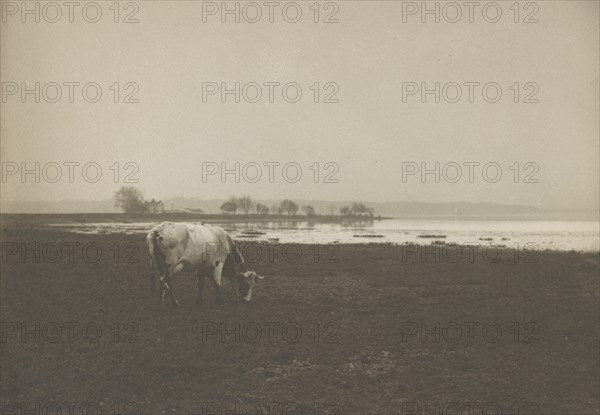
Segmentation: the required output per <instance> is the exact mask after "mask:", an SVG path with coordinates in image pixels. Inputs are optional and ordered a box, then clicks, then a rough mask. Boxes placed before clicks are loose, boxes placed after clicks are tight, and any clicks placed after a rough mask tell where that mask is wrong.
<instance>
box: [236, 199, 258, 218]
mask: <svg viewBox="0 0 600 415" xmlns="http://www.w3.org/2000/svg"><path fill="white" fill-rule="evenodd" d="M237 205H238V207H239V208H240V209H241V210H242V211H243V212H244V213H245V214H246V215H248V212H250V209H252V206H254V202H253V201H252V198H251V197H250V196H246V195H244V196H242V197H240V198H239V199H238V200H237Z"/></svg>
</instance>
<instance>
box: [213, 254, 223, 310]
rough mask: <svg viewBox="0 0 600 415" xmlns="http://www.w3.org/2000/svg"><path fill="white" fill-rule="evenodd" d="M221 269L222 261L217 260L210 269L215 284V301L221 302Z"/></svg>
mask: <svg viewBox="0 0 600 415" xmlns="http://www.w3.org/2000/svg"><path fill="white" fill-rule="evenodd" d="M222 271H223V262H217V264H216V265H215V267H214V269H213V271H212V274H213V275H212V280H213V284H214V286H215V294H216V296H217V303H222V302H223V296H222V295H221V272H222Z"/></svg>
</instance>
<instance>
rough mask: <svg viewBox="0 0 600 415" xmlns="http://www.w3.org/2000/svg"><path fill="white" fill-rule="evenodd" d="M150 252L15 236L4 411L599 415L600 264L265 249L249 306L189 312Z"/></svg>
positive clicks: (31, 233) (380, 250) (189, 301)
mask: <svg viewBox="0 0 600 415" xmlns="http://www.w3.org/2000/svg"><path fill="white" fill-rule="evenodd" d="M144 238H145V237H144V235H121V234H113V235H98V236H96V235H77V234H71V233H63V232H59V231H56V230H52V229H49V228H43V227H39V226H38V227H33V228H31V229H23V228H20V226H19V227H15V226H11V224H6V223H5V224H4V225H3V232H2V264H1V266H2V273H1V280H0V300H1V305H0V312H1V319H2V343H1V362H0V363H1V369H0V373H1V378H0V380H1V386H0V392H1V401H2V408H3V411H4V412H2V413H3V414H9V413H20V412H16V408H17V407H18V408H21V409H22V408H24V407H26V408H32V407H34V406H35V405H36V403H37V404H38V405H39V407H40V411H41V410H42V409H43V408H44V407H46V408H48V405H49V404H50V403H52V402H55V403H57V404H58V405H61V408H65V405H66V404H67V403H70V404H71V405H77V404H78V405H79V408H82V407H86V408H87V409H88V413H90V414H91V413H103V414H117V413H122V414H128V413H130V414H134V413H137V414H186V415H188V414H189V415H191V414H221V413H223V414H224V413H228V412H227V411H230V412H229V413H239V414H254V413H265V414H279V413H289V414H295V413H302V414H333V413H337V414H388V413H389V414H426V413H427V414H429V413H434V414H455V413H457V414H461V415H462V414H463V413H465V414H469V412H468V410H469V409H468V408H469V407H472V408H474V409H473V414H481V413H485V414H496V413H498V414H500V413H501V414H561V415H564V414H585V415H591V414H599V413H600V410H599V401H598V399H599V398H598V391H599V388H600V384H599V370H600V364H599V359H600V356H599V327H600V322H599V318H600V317H599V313H600V308H599V287H598V283H599V275H598V272H599V271H598V254H581V253H575V252H563V253H557V252H549V251H547V252H538V253H537V254H536V255H534V257H531V256H529V255H523V253H520V254H521V255H519V257H518V258H517V257H516V256H515V252H512V251H505V252H503V255H502V258H501V259H500V260H499V261H498V262H492V261H491V260H489V259H486V257H485V256H484V255H482V252H479V251H475V252H474V253H473V255H472V257H470V256H469V255H463V256H462V257H461V258H460V259H459V260H457V261H456V262H451V261H450V260H448V258H447V256H452V255H445V254H448V253H447V252H446V253H443V254H444V255H441V256H440V258H437V259H436V257H435V255H427V256H425V257H424V258H423V257H421V255H419V254H413V253H412V251H410V252H406V251H403V249H400V248H398V247H394V246H391V245H385V244H362V245H358V244H357V245H332V246H320V247H318V249H317V248H316V247H315V246H309V245H302V246H296V247H289V246H283V245H266V244H255V245H253V246H249V247H248V246H247V247H246V248H244V249H245V251H244V252H246V256H247V257H248V258H249V260H248V262H250V264H249V266H250V268H252V269H255V270H256V271H257V272H259V273H260V274H263V275H265V276H266V277H267V278H266V279H265V280H264V281H260V282H259V284H258V285H257V286H256V287H255V290H254V296H253V298H252V302H250V303H248V304H242V303H240V302H237V301H236V300H235V299H234V297H233V294H232V292H231V289H230V286H229V281H224V283H223V284H224V291H223V293H224V302H223V303H221V304H216V303H215V296H214V290H213V287H212V286H211V284H210V283H209V282H208V281H207V282H206V284H205V292H204V304H203V305H197V304H196V282H195V277H194V275H193V274H191V273H182V274H180V275H179V276H178V277H177V278H176V279H175V281H174V290H175V294H176V296H177V298H178V299H179V301H180V303H181V305H182V306H181V307H180V308H178V309H175V308H173V307H171V306H170V305H169V304H168V303H167V302H165V306H164V307H163V308H161V307H160V306H159V302H158V298H157V296H154V297H150V295H149V281H148V276H149V268H148V253H147V250H146V247H145V239H144ZM22 243H26V247H24V246H23V245H22ZM36 244H37V246H38V247H39V250H38V251H37V252H36V249H37V248H36ZM77 244H78V245H77ZM56 246H58V247H59V248H60V252H61V257H57V252H58V251H57V249H56ZM69 247H72V248H69ZM24 248H28V249H29V250H31V251H32V252H29V253H26V256H25V258H23V257H22V254H24V253H25V251H24ZM69 249H72V255H70V253H69ZM258 252H261V257H260V258H256V259H252V260H250V257H257V256H258ZM299 252H301V253H302V256H301V258H298V259H295V258H296V257H297V256H298V254H299ZM98 253H101V256H100V257H99V258H97V257H98ZM36 255H37V256H38V258H36ZM452 257H454V256H452ZM515 258H517V260H516V261H515ZM36 260H39V262H36ZM94 261H95V262H94ZM531 261H536V262H531ZM23 405H25V406H23ZM98 408H99V410H100V412H93V410H96V411H97V410H98ZM21 409H19V410H21ZM79 410H80V411H82V409H79ZM456 410H460V411H462V412H456ZM10 411H13V412H10ZM286 411H287V412H286ZM427 411H429V412H427ZM435 411H437V412H435ZM483 411H487V412H483ZM48 413H52V412H50V411H49V412H48ZM67 413H68V412H67ZM73 413H75V414H77V413H78V412H73ZM79 413H82V412H79Z"/></svg>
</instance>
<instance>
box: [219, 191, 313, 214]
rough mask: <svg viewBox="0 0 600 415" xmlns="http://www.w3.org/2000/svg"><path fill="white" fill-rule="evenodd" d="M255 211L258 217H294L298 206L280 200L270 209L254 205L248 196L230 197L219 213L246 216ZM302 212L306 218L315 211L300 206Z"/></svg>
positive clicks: (292, 202) (261, 205) (287, 200)
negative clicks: (240, 212)
mask: <svg viewBox="0 0 600 415" xmlns="http://www.w3.org/2000/svg"><path fill="white" fill-rule="evenodd" d="M252 209H254V210H255V212H256V213H258V214H259V215H268V214H269V213H273V214H277V215H281V214H283V213H287V214H288V215H295V214H296V213H297V212H298V209H299V206H298V204H297V203H296V202H294V201H293V200H289V199H285V200H282V201H281V203H279V204H278V205H273V206H271V207H270V208H269V207H268V206H266V205H263V204H262V203H255V202H254V201H253V200H252V198H251V197H250V196H245V195H244V196H242V197H234V196H232V197H230V198H229V200H227V201H226V202H225V203H223V204H222V205H221V211H223V212H224V213H230V214H234V215H235V213H236V212H237V211H238V210H240V211H242V212H244V213H245V214H246V215H247V214H248V213H250V212H251V211H252ZM302 211H303V212H304V213H305V214H306V215H307V216H314V214H315V209H314V208H313V207H312V206H302Z"/></svg>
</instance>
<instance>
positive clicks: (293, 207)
mask: <svg viewBox="0 0 600 415" xmlns="http://www.w3.org/2000/svg"><path fill="white" fill-rule="evenodd" d="M279 206H280V207H281V210H282V211H283V212H286V213H287V214H288V215H295V214H296V212H298V205H297V204H296V203H295V202H294V201H292V200H289V199H285V200H282V201H281V203H280V204H279Z"/></svg>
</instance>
